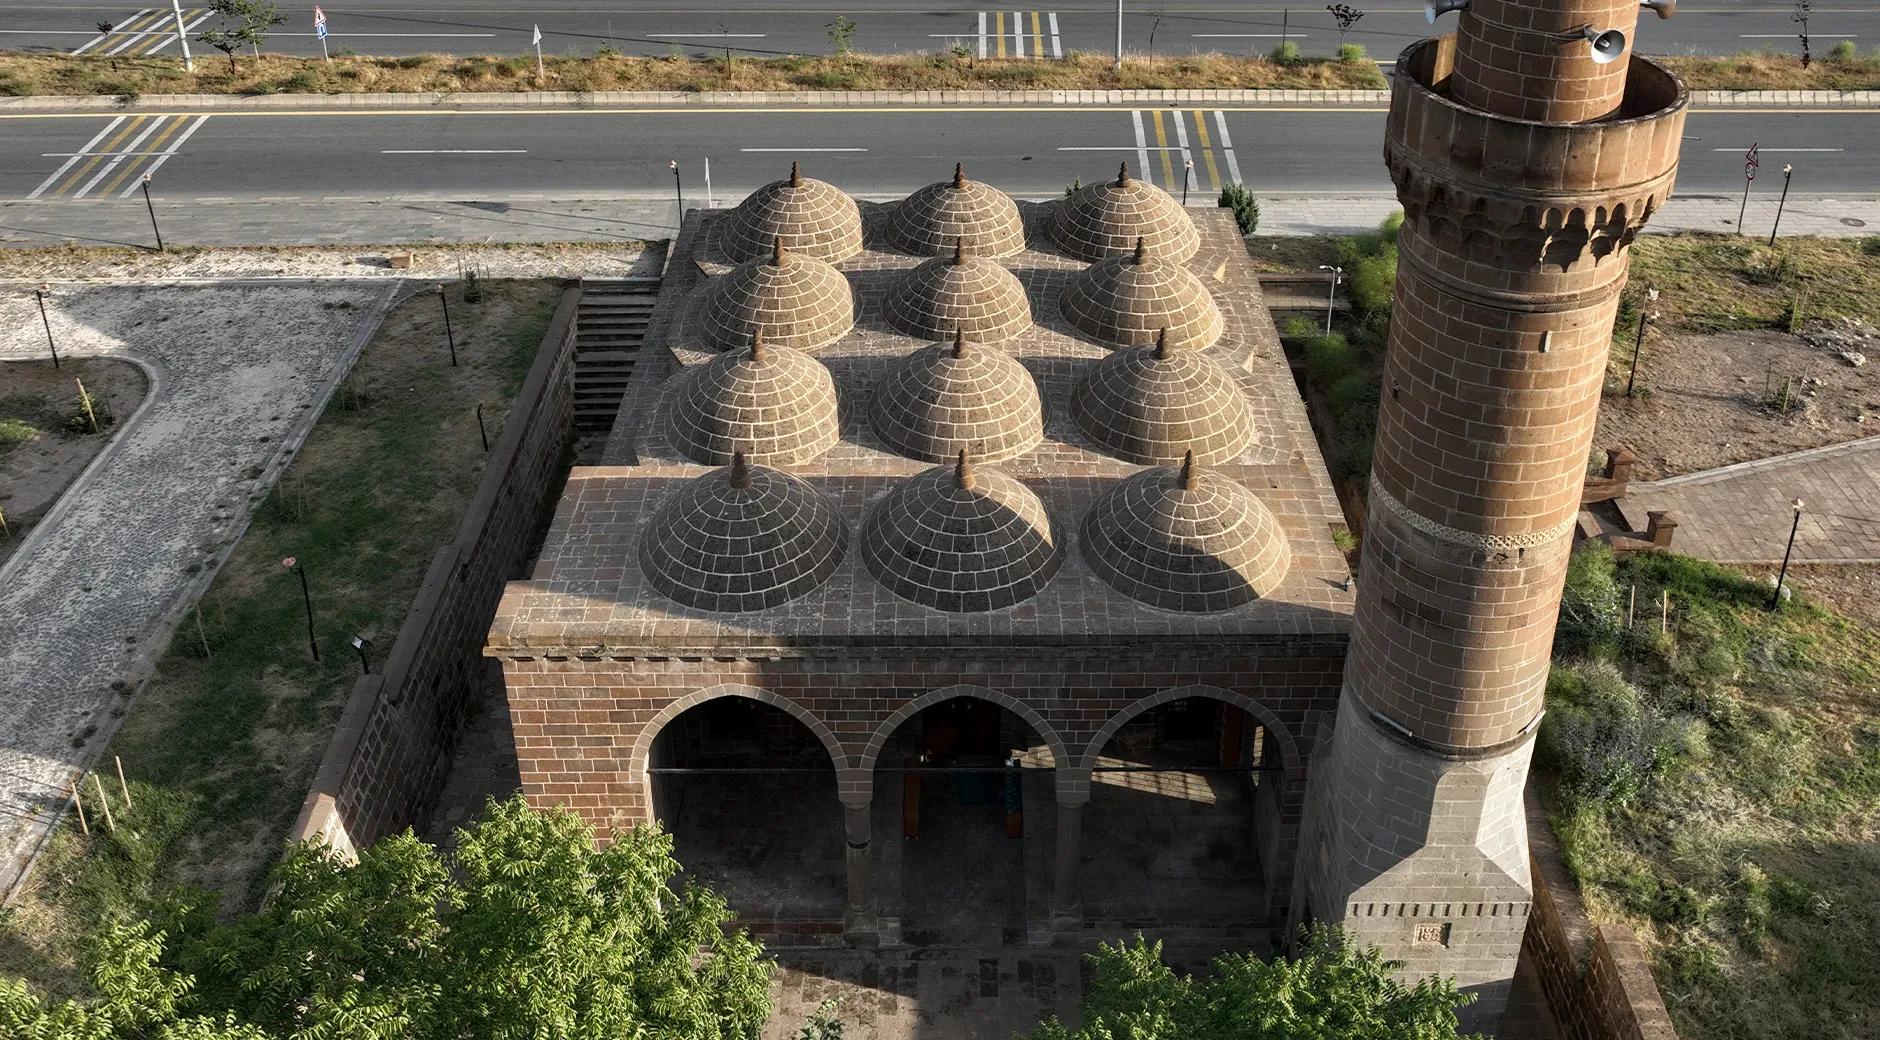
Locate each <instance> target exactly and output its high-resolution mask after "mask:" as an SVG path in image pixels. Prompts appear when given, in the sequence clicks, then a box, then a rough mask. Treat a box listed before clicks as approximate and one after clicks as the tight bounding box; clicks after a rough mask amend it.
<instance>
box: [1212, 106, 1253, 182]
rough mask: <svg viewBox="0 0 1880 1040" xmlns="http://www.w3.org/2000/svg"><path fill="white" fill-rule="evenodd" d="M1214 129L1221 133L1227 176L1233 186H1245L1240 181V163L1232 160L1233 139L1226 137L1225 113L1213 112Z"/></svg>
mask: <svg viewBox="0 0 1880 1040" xmlns="http://www.w3.org/2000/svg"><path fill="white" fill-rule="evenodd" d="M1214 128H1215V129H1216V130H1219V131H1220V132H1221V151H1222V152H1224V153H1226V155H1227V175H1228V176H1229V177H1232V178H1234V183H1235V184H1245V183H1247V182H1246V181H1243V180H1241V179H1240V163H1239V162H1238V161H1237V160H1236V159H1235V158H1234V139H1233V138H1232V137H1229V136H1227V113H1225V112H1222V111H1220V110H1218V109H1217V110H1215V113H1214Z"/></svg>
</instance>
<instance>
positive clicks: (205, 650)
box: [118, 603, 209, 803]
mask: <svg viewBox="0 0 1880 1040" xmlns="http://www.w3.org/2000/svg"><path fill="white" fill-rule="evenodd" d="M196 638H197V639H199V640H201V641H202V656H203V657H204V658H205V659H207V658H208V657H209V633H207V632H204V631H203V630H202V604H200V603H198V604H196ZM123 771H124V767H123V766H119V767H118V772H119V773H122V772H123ZM124 800H125V802H126V803H128V802H129V801H130V797H129V796H128V795H127V796H125V799H124Z"/></svg>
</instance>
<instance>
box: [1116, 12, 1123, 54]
mask: <svg viewBox="0 0 1880 1040" xmlns="http://www.w3.org/2000/svg"><path fill="white" fill-rule="evenodd" d="M1115 67H1116V68H1119V69H1120V68H1122V67H1123V0H1116V66H1115Z"/></svg>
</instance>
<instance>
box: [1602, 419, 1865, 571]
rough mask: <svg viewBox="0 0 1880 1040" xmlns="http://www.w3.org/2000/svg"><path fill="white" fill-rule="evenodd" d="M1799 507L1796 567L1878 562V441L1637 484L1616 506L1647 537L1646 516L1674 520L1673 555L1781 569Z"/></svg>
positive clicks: (1844, 445)
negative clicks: (1654, 513)
mask: <svg viewBox="0 0 1880 1040" xmlns="http://www.w3.org/2000/svg"><path fill="white" fill-rule="evenodd" d="M1797 498H1799V499H1801V500H1802V510H1803V511H1802V522H1801V526H1800V527H1799V528H1797V530H1796V532H1795V558H1794V562H1796V563H1880V437H1863V438H1862V439H1860V440H1857V441H1848V442H1846V443H1844V444H1832V445H1829V446H1827V447H1825V448H1812V449H1810V450H1808V451H1798V452H1794V453H1792V454H1788V455H1777V456H1775V457H1773V458H1767V459H1758V460H1756V461H1754V462H1742V463H1738V464H1736V465H1734V466H1724V467H1722V468H1720V469H1713V470H1705V471H1704V472H1701V473H1688V474H1685V475H1684V476H1679V477H1669V478H1667V479H1665V480H1659V481H1654V482H1652V483H1649V484H1634V485H1632V488H1631V490H1630V491H1629V492H1628V493H1627V494H1626V497H1625V498H1624V499H1622V500H1620V502H1619V508H1620V510H1621V511H1622V512H1623V513H1624V514H1625V518H1626V522H1627V524H1628V525H1629V526H1630V527H1631V528H1632V529H1633V530H1635V531H1639V530H1644V528H1645V514H1646V512H1647V511H1649V510H1654V509H1668V510H1670V511H1671V513H1672V515H1673V516H1674V517H1675V518H1676V519H1677V521H1678V530H1677V533H1676V534H1675V535H1674V536H1673V538H1672V541H1671V548H1672V549H1673V550H1674V551H1677V552H1681V553H1685V554H1687V555H1690V556H1697V557H1701V558H1703V559H1706V560H1711V561H1714V562H1717V563H1779V562H1781V560H1782V553H1783V550H1784V549H1785V548H1786V547H1787V545H1788V538H1789V528H1790V526H1791V525H1792V524H1793V523H1794V518H1795V514H1794V512H1793V507H1792V506H1791V505H1790V503H1791V502H1792V501H1794V500H1795V499H1797Z"/></svg>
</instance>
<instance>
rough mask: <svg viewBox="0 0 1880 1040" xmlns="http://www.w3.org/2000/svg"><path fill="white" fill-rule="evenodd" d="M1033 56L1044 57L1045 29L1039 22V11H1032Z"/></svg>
mask: <svg viewBox="0 0 1880 1040" xmlns="http://www.w3.org/2000/svg"><path fill="white" fill-rule="evenodd" d="M1031 56H1032V57H1034V58H1038V59H1041V60H1042V59H1043V58H1044V30H1043V28H1041V27H1040V26H1039V24H1038V12H1036V11H1033V12H1032V13H1031Z"/></svg>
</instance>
